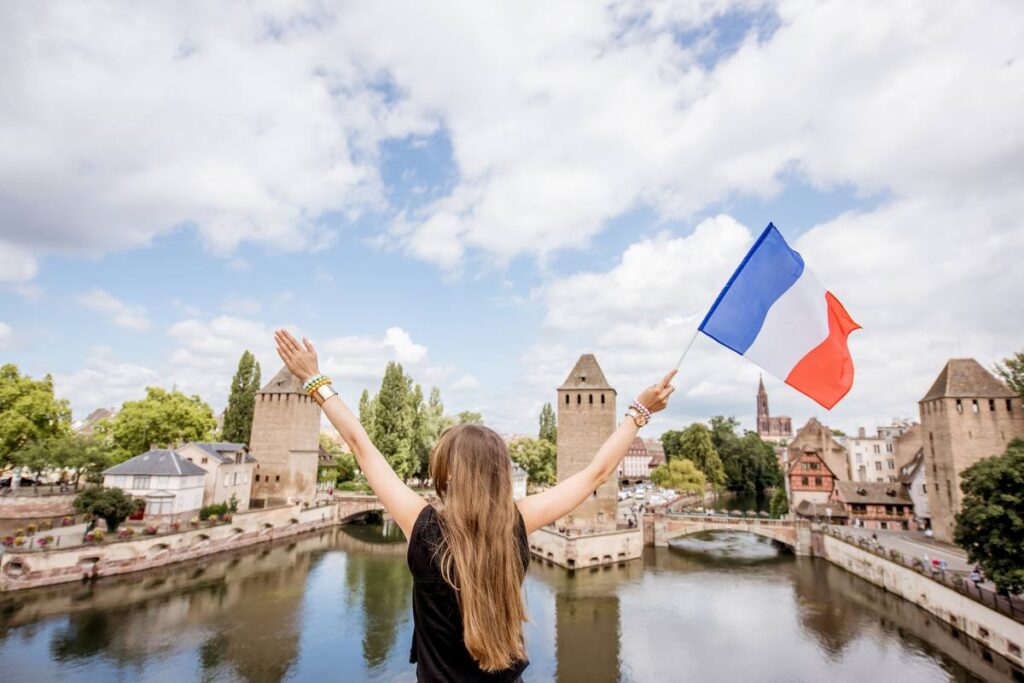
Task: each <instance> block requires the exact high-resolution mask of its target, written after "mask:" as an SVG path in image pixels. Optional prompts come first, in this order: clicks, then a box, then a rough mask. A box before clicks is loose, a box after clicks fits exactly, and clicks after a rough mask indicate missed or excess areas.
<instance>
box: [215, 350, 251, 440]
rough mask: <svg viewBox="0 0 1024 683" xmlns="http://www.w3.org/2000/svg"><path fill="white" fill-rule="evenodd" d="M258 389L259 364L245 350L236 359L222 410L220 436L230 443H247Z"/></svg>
mask: <svg viewBox="0 0 1024 683" xmlns="http://www.w3.org/2000/svg"><path fill="white" fill-rule="evenodd" d="M259 390H260V364H259V363H258V362H257V361H256V357H255V356H253V355H252V354H251V353H249V351H248V350H247V351H246V352H245V353H243V354H242V357H241V359H239V361H238V370H237V371H236V372H235V376H234V378H233V379H232V380H231V394H230V395H229V396H228V407H227V408H226V409H225V410H224V428H223V429H222V430H221V438H222V439H223V440H224V441H230V442H232V443H244V444H247V443H249V437H250V435H251V434H252V415H253V412H254V411H255V409H256V392H258V391H259Z"/></svg>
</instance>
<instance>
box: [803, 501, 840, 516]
mask: <svg viewBox="0 0 1024 683" xmlns="http://www.w3.org/2000/svg"><path fill="white" fill-rule="evenodd" d="M795 512H796V514H798V515H800V516H802V517H849V516H850V515H849V514H848V513H847V511H846V506H845V505H843V503H842V501H839V500H833V501H829V502H828V503H814V502H812V501H809V500H801V501H800V503H799V505H797V506H796V510H795Z"/></svg>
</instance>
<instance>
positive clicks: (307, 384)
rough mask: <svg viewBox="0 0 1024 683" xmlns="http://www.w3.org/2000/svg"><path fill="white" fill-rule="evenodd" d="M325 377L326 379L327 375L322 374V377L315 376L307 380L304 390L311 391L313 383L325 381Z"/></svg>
mask: <svg viewBox="0 0 1024 683" xmlns="http://www.w3.org/2000/svg"><path fill="white" fill-rule="evenodd" d="M324 377H325V375H322V374H321V375H313V376H312V377H310V378H309V379H307V380H306V381H305V382H303V384H302V390H303V391H309V388H310V387H311V386H313V382H315V381H317V380H319V379H323V378H324Z"/></svg>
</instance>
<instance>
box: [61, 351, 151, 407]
mask: <svg viewBox="0 0 1024 683" xmlns="http://www.w3.org/2000/svg"><path fill="white" fill-rule="evenodd" d="M162 380H163V378H162V377H161V376H160V374H159V373H157V372H156V371H154V370H152V369H151V368H148V367H145V366H142V365H136V364H134V363H127V362H124V361H120V360H118V359H116V358H115V357H114V355H113V352H112V351H111V350H110V349H108V348H94V349H92V350H91V352H90V355H89V358H88V360H87V362H86V365H85V367H83V368H82V369H80V370H77V371H75V372H72V373H57V374H56V375H55V376H54V379H53V381H54V391H55V393H56V394H57V396H59V397H61V398H67V399H68V400H69V401H70V402H71V407H72V410H73V411H74V413H75V415H76V416H84V415H87V414H88V413H89V412H90V411H91V410H94V409H96V408H100V407H110V406H119V405H120V404H121V403H122V402H123V401H126V400H134V399H139V398H142V397H143V396H144V395H145V388H146V387H147V386H164V382H163V381H162Z"/></svg>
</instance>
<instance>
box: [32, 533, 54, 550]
mask: <svg viewBox="0 0 1024 683" xmlns="http://www.w3.org/2000/svg"><path fill="white" fill-rule="evenodd" d="M51 543H53V536H43V537H42V538H37V539H36V545H38V546H39V547H40V548H45V547H46V546H48V545H50V544H51Z"/></svg>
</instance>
